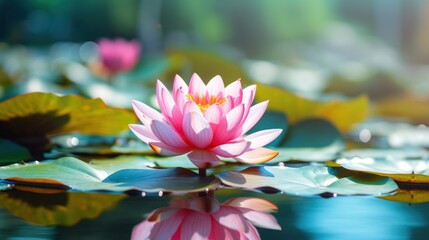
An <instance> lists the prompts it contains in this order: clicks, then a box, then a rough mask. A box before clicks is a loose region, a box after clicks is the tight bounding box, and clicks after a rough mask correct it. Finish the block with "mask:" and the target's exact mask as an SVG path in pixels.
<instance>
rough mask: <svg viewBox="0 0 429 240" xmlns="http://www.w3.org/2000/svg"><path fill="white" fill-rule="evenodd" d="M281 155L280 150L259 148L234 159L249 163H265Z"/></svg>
mask: <svg viewBox="0 0 429 240" xmlns="http://www.w3.org/2000/svg"><path fill="white" fill-rule="evenodd" d="M277 155H279V152H277V151H274V150H271V149H268V148H258V149H255V150H252V151H248V152H245V153H244V154H242V155H240V156H238V157H235V158H234V159H235V160H237V161H239V162H242V163H248V164H257V163H264V162H267V161H269V160H271V159H273V158H275V157H276V156H277Z"/></svg>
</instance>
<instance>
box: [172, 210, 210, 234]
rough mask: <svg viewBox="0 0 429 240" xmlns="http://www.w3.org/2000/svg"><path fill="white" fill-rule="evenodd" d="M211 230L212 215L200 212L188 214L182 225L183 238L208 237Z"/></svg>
mask: <svg viewBox="0 0 429 240" xmlns="http://www.w3.org/2000/svg"><path fill="white" fill-rule="evenodd" d="M210 231H211V219H210V215H208V214H206V213H200V212H192V213H190V214H188V216H187V217H186V219H185V220H184V221H183V224H182V226H181V234H180V238H181V239H195V240H205V239H208V236H209V235H210ZM164 239H167V238H164Z"/></svg>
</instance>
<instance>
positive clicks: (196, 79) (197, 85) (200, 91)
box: [189, 73, 207, 97]
mask: <svg viewBox="0 0 429 240" xmlns="http://www.w3.org/2000/svg"><path fill="white" fill-rule="evenodd" d="M206 92H207V88H206V85H205V84H204V82H203V80H201V78H200V76H198V74H196V73H194V74H192V76H191V80H190V81H189V93H190V94H192V95H193V96H194V97H196V96H201V95H205V94H206Z"/></svg>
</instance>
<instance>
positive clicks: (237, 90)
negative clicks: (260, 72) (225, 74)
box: [225, 79, 243, 103]
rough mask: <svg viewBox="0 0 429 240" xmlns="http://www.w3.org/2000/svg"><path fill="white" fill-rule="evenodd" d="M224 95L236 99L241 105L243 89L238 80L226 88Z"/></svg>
mask: <svg viewBox="0 0 429 240" xmlns="http://www.w3.org/2000/svg"><path fill="white" fill-rule="evenodd" d="M225 95H226V96H232V97H234V98H236V99H237V100H239V102H240V103H241V97H242V95H243V88H242V86H241V81H240V79H238V80H236V81H234V82H232V83H231V84H229V85H228V86H226V88H225Z"/></svg>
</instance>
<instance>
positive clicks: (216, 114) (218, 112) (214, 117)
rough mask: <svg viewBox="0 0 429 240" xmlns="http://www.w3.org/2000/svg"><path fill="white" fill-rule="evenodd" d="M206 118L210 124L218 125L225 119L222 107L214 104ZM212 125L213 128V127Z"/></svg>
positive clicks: (208, 110) (205, 113) (206, 112)
mask: <svg viewBox="0 0 429 240" xmlns="http://www.w3.org/2000/svg"><path fill="white" fill-rule="evenodd" d="M204 117H205V118H206V119H207V121H208V122H209V123H210V124H213V125H216V126H217V125H218V124H219V122H220V120H221V119H222V117H223V111H222V106H221V105H220V104H213V105H211V106H210V107H209V108H207V110H206V111H205V112H204ZM213 125H212V127H213Z"/></svg>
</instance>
